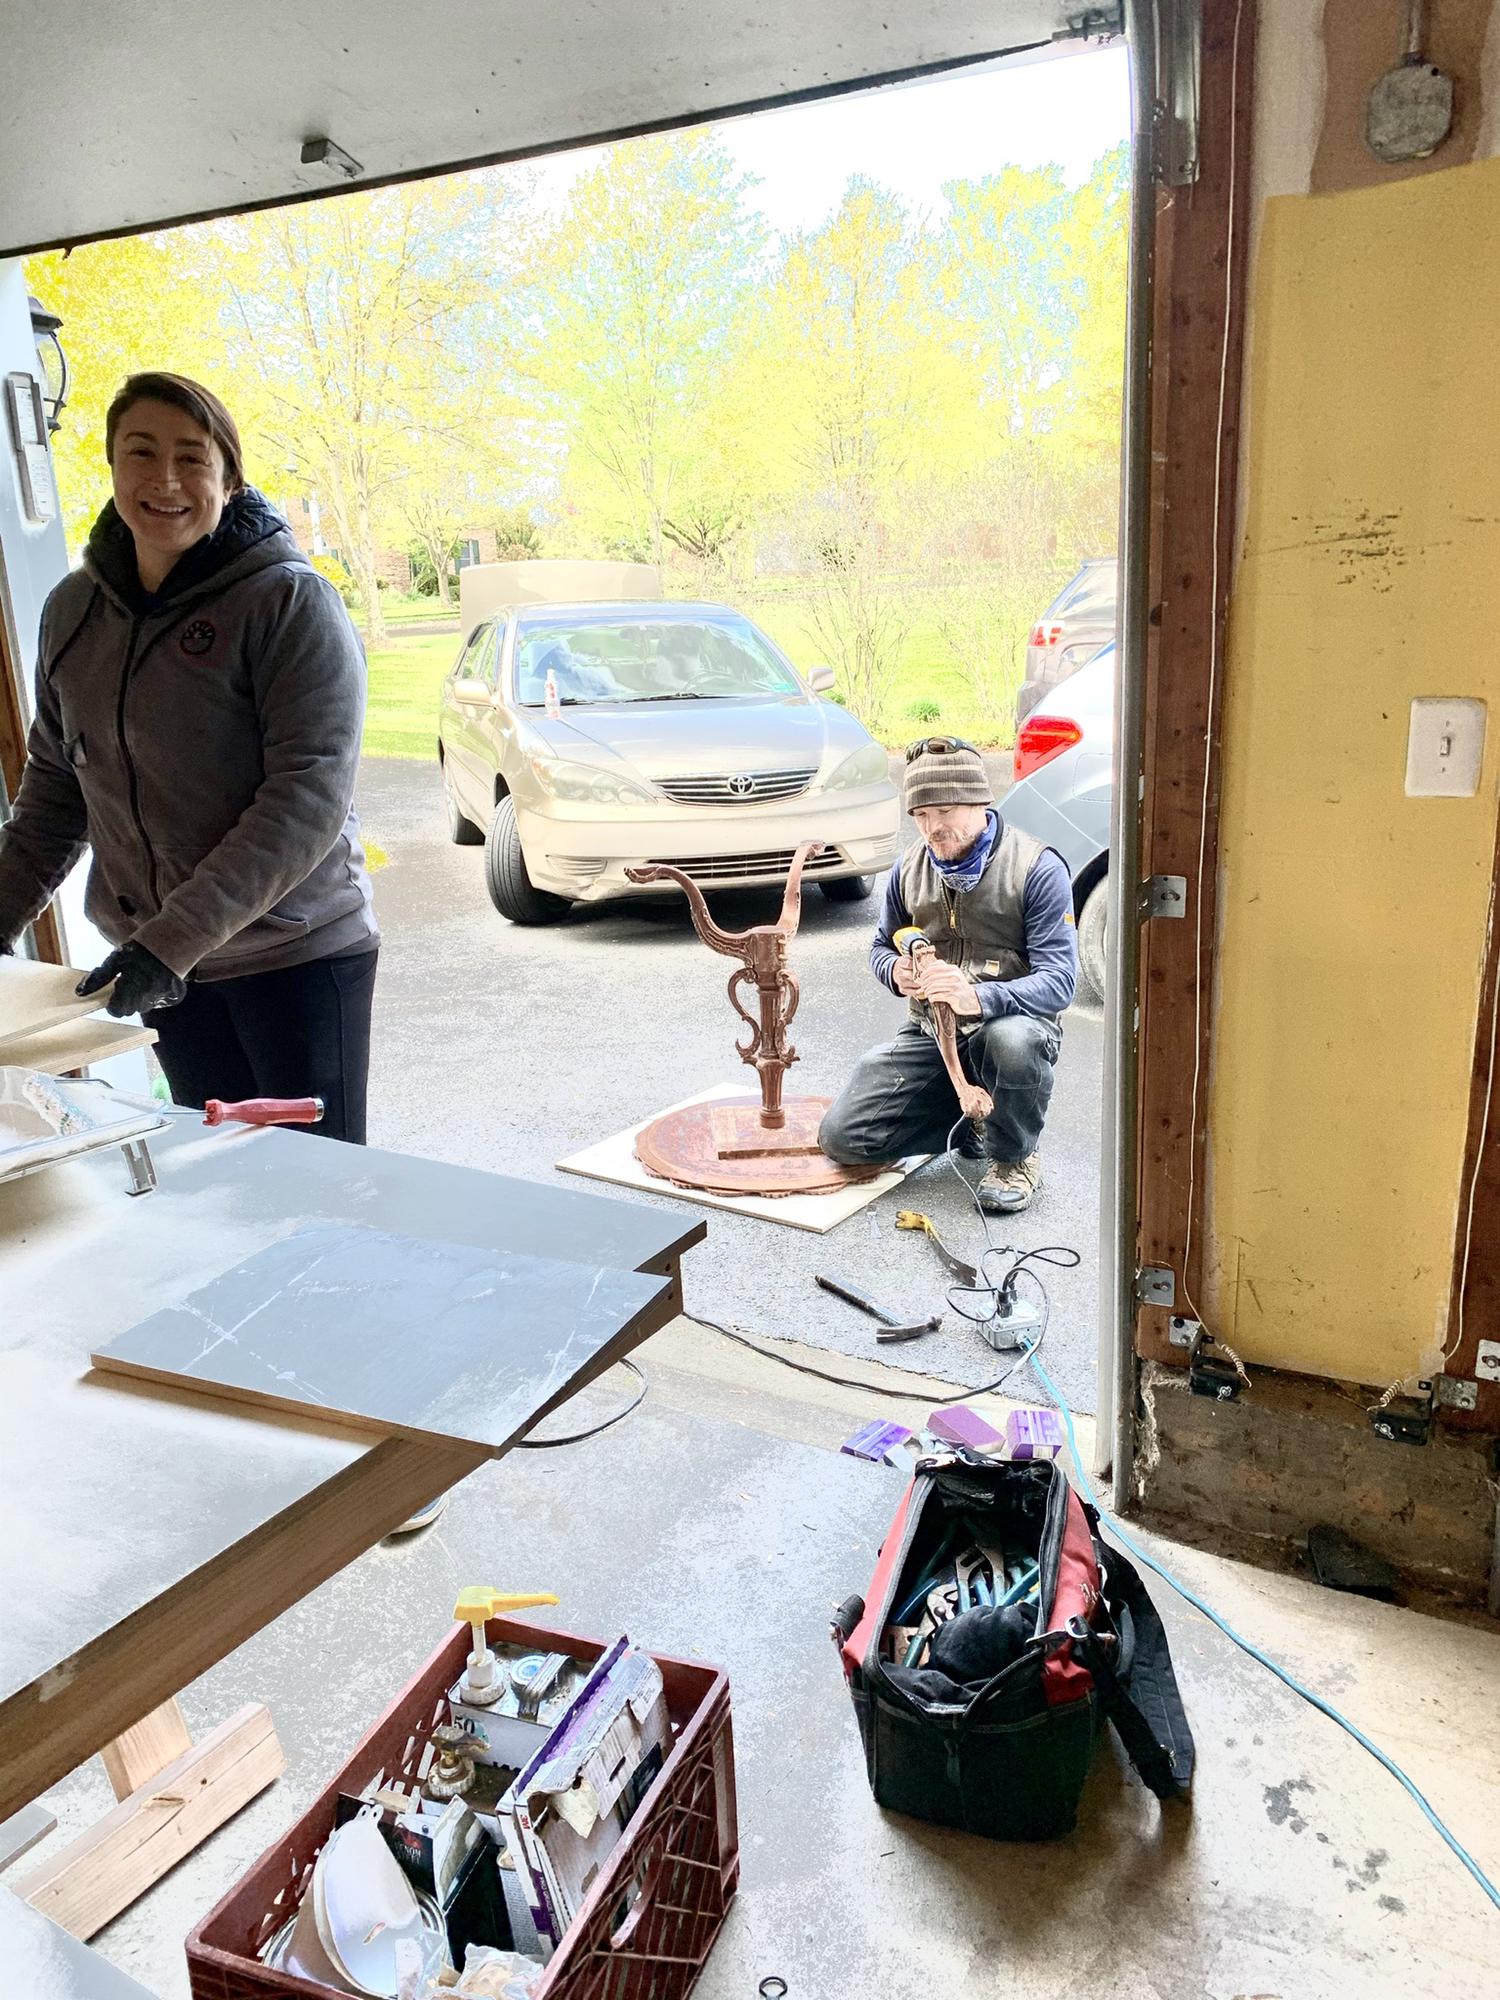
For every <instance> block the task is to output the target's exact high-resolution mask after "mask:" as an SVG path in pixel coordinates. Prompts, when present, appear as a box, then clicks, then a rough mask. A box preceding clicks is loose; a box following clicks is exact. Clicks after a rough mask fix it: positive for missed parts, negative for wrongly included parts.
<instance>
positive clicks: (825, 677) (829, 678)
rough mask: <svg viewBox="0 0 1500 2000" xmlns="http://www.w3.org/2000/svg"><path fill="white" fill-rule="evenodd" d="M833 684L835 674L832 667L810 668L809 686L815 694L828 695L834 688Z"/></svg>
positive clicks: (808, 675)
mask: <svg viewBox="0 0 1500 2000" xmlns="http://www.w3.org/2000/svg"><path fill="white" fill-rule="evenodd" d="M833 682H834V672H833V668H832V667H810V668H809V669H808V674H807V685H808V686H809V687H810V688H811V689H812V691H813V693H814V694H827V693H828V691H829V689H830V688H831V687H832V686H833Z"/></svg>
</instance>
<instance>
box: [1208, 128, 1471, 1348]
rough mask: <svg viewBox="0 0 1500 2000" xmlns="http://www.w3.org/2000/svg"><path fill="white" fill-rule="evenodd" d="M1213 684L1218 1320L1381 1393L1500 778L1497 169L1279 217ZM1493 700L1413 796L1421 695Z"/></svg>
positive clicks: (1435, 1167) (1214, 1307)
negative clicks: (1454, 771) (1455, 790)
mask: <svg viewBox="0 0 1500 2000" xmlns="http://www.w3.org/2000/svg"><path fill="white" fill-rule="evenodd" d="M1245 476H1246V480H1247V494H1246V514H1245V540H1244V545H1243V550H1242V558H1241V563H1240V567H1239V570H1238V572H1237V577H1236V584H1235V589H1234V593H1233V598H1232V602H1231V610H1230V635H1229V651H1228V672H1227V674H1226V677H1225V697H1226V698H1225V708H1224V730H1225V734H1224V764H1223V799H1222V805H1223V814H1222V822H1221V870H1222V873H1221V949H1220V961H1219V975H1218V987H1217V995H1216V1002H1217V1004H1216V1012H1215V1020H1214V1035H1213V1045H1212V1072H1211V1086H1210V1112H1209V1116H1210V1123H1209V1133H1210V1159H1211V1167H1210V1171H1211V1183H1210V1216H1211V1242H1210V1256H1209V1269H1208V1274H1207V1279H1206V1284H1207V1290H1208V1300H1207V1301H1205V1303H1206V1304H1208V1306H1209V1317H1210V1321H1211V1323H1212V1324H1213V1325H1214V1326H1215V1328H1216V1329H1217V1330H1220V1331H1222V1332H1223V1333H1224V1335H1225V1336H1226V1337H1227V1338H1228V1339H1229V1340H1230V1341H1232V1342H1233V1344H1234V1345H1235V1346H1236V1347H1237V1348H1238V1349H1239V1350H1240V1351H1241V1352H1242V1353H1243V1354H1244V1355H1245V1356H1246V1357H1247V1358H1248V1359H1253V1360H1257V1361H1262V1362H1266V1363H1271V1364H1274V1365H1279V1366H1283V1367H1288V1368H1294V1369H1300V1370H1305V1371H1308V1372H1312V1373H1317V1374H1326V1375H1332V1376H1336V1377H1343V1378H1345V1379H1350V1380H1356V1381H1366V1382H1383V1381H1386V1380H1388V1379H1393V1378H1395V1377H1397V1376H1401V1375H1406V1374H1411V1373H1414V1372H1418V1371H1421V1370H1423V1369H1425V1368H1426V1367H1429V1366H1431V1365H1432V1363H1433V1361H1434V1360H1435V1358H1436V1353H1437V1351H1438V1350H1439V1349H1440V1347H1441V1344H1442V1339H1443V1334H1444V1323H1445V1317H1446V1309H1447V1300H1448V1290H1449V1281H1450V1275H1451V1268H1452V1250H1453V1239H1454V1224H1455V1217H1456V1214H1457V1210H1458V1204H1459V1184H1460V1180H1461V1176H1462V1163H1463V1150H1464V1131H1465V1122H1466V1117H1467V1107H1468V1093H1469V1076H1470V1066H1471V1062H1472V1056H1473V1047H1474V1037H1475V1020H1476V1013H1477V1002H1478V991H1479V979H1480V969H1481V963H1482V957H1483V944H1484V928H1485V912H1486V903H1487V897H1488V888H1489V878H1490V864H1491V856H1492V853H1493V848H1494V841H1495V825H1496V787H1497V779H1500V160H1485V161H1482V162H1479V163H1476V164H1473V165H1467V166H1459V167H1455V168H1453V169H1452V170H1451V171H1449V172H1446V173H1436V174H1430V175H1427V176H1425V177H1422V178H1418V179H1411V180H1404V181H1399V182H1395V183H1393V184H1391V185H1387V186H1384V187H1379V188H1369V189H1363V190H1360V191H1358V192H1353V193H1343V194H1334V195H1325V196H1302V195H1288V196H1282V197H1280V198H1278V199H1276V200H1274V201H1271V202H1269V203H1267V205H1266V211H1265V226H1264V229H1263V232H1262V234H1261V238H1260V243H1259V252H1258V256H1257V259H1256V274H1255V296H1254V318H1253V345H1252V359H1251V374H1250V405H1249V430H1248V449H1247V458H1246V462H1245ZM1419 694H1430V695H1477V696H1480V697H1482V698H1484V699H1485V700H1486V701H1487V702H1488V703H1489V705H1490V706H1489V730H1488V741H1487V744H1486V754H1485V764H1484V777H1483V782H1482V785H1481V788H1480V793H1479V796H1478V797H1477V798H1474V799H1462V800H1455V799H1408V798H1407V797H1406V796H1405V794H1404V789H1403V786H1404V778H1405V765H1406V739H1407V726H1408V719H1409V704H1410V701H1411V698H1412V697H1413V696H1414V695H1419Z"/></svg>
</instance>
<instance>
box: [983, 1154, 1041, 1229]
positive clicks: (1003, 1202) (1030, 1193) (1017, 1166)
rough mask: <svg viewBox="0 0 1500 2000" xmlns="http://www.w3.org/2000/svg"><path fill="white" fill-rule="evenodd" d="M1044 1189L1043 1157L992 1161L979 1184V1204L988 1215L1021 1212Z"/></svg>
mask: <svg viewBox="0 0 1500 2000" xmlns="http://www.w3.org/2000/svg"><path fill="white" fill-rule="evenodd" d="M1041 1190H1042V1156H1041V1154H1040V1153H1033V1154H1032V1155H1031V1158H1030V1159H1029V1160H991V1162H990V1164H989V1166H988V1167H986V1169H985V1173H984V1179H983V1180H982V1181H981V1182H980V1183H979V1206H980V1207H981V1208H982V1209H983V1210H984V1211H985V1213H986V1214H987V1215H1019V1214H1020V1213H1021V1211H1022V1209H1023V1208H1030V1206H1031V1204H1032V1201H1033V1200H1034V1198H1035V1197H1036V1196H1037V1195H1038V1194H1040V1193H1041Z"/></svg>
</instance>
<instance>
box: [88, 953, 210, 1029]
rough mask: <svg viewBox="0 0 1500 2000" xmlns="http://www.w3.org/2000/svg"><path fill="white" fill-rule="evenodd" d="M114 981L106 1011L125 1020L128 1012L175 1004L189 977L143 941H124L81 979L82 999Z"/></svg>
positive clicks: (98, 991)
mask: <svg viewBox="0 0 1500 2000" xmlns="http://www.w3.org/2000/svg"><path fill="white" fill-rule="evenodd" d="M111 983H113V986H114V991H113V992H112V993H111V994H110V996H109V999H108V1001H107V1002H106V1003H105V1009H104V1011H105V1012H106V1013H107V1014H113V1015H114V1017H115V1019H116V1020H117V1021H118V1020H123V1019H124V1017H125V1016H126V1015H127V1014H146V1013H150V1012H152V1011H154V1010H155V1009H156V1008H158V1007H175V1006H176V1005H177V1003H178V1001H179V1000H181V999H183V998H184V997H185V996H186V994H187V981H186V980H185V979H181V978H179V977H178V975H177V974H176V973H175V972H174V971H173V970H172V968H171V967H170V966H169V965H163V964H162V962H161V960H160V959H159V958H157V957H156V955H155V954H154V953H153V952H149V951H147V949H146V947H145V946H144V945H143V944H122V945H121V946H120V949H119V950H118V951H112V952H111V953H110V955H109V957H108V958H106V959H104V960H103V961H102V963H100V964H98V965H96V966H95V967H94V969H93V971H92V972H90V973H87V974H86V975H85V976H84V977H83V978H82V979H80V980H79V982H78V987H77V992H78V997H79V999H80V1000H86V999H88V997H89V996H90V994H93V993H100V992H102V991H103V990H104V988H105V987H106V986H108V985H110V984H111Z"/></svg>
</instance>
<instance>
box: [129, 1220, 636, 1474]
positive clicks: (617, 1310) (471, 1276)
mask: <svg viewBox="0 0 1500 2000" xmlns="http://www.w3.org/2000/svg"><path fill="white" fill-rule="evenodd" d="M669 1289H670V1280H668V1279H666V1278H654V1277H646V1276H642V1275H640V1274H638V1273H636V1272H625V1271H619V1270H611V1269H608V1268H605V1267H600V1266H595V1265H591V1264H588V1263H560V1262H556V1261H554V1260H552V1259H550V1258H546V1257H530V1256H523V1255H519V1254H516V1253H514V1252H509V1253H507V1252H499V1251H493V1250H476V1249H471V1248H469V1247H467V1246H465V1245H463V1244H457V1243H441V1242H436V1241H433V1240H431V1239H429V1238H424V1237H414V1236H397V1235H391V1234H388V1233H386V1232H384V1231H382V1230H376V1229H359V1228H348V1227H340V1226H335V1227H327V1226H324V1227H316V1228H310V1229H300V1230H298V1231H296V1232H295V1233H294V1234H293V1235H291V1236H288V1237H285V1238H283V1239H282V1241H281V1242H279V1243H274V1244H272V1245H270V1247H269V1248H267V1249H264V1250H261V1251H258V1252H257V1253H256V1254H255V1255H254V1256H252V1257H249V1258H247V1259H246V1260H245V1262H244V1263H242V1264H239V1265H237V1266H235V1268H234V1269H232V1270H230V1271H226V1272H225V1273H224V1275H223V1276H222V1277H220V1278H216V1279H214V1281H213V1282H212V1283H211V1284H209V1285H205V1286H204V1287H203V1288H202V1289H201V1290H200V1291H197V1292H194V1293H193V1294H192V1295H191V1296H190V1297H188V1298H187V1299H185V1300H184V1301H183V1303H182V1304H181V1305H179V1306H172V1307H168V1308H167V1309H166V1310H165V1311H162V1312H158V1313H154V1314H153V1315H152V1316H151V1318H150V1319H147V1320H143V1321H142V1322H141V1324H140V1325H139V1326H136V1327H133V1328H131V1329H130V1330H129V1331H128V1332H126V1333H123V1334H121V1335H120V1336H119V1337H118V1338H117V1339H115V1340H113V1341H111V1342H109V1343H108V1345H106V1346H104V1347H101V1348H100V1349H99V1350H98V1351H97V1352H96V1353H95V1354H94V1356H93V1361H94V1365H95V1366H96V1367H97V1368H100V1369H103V1370H105V1371H106V1372H109V1373H113V1374H121V1375H131V1376H136V1377H141V1378H144V1379H146V1380H149V1381H154V1382H165V1383H169V1384H171V1385H173V1386H174V1387H177V1388H183V1387H189V1388H194V1389H198V1390H201V1391H203V1392H204V1393H206V1394H209V1395H213V1396H223V1397H227V1398H230V1399H231V1400H233V1401H237V1402H246V1403H254V1404H259V1405H261V1406H263V1407H267V1406H268V1407H273V1408H279V1409H290V1410H296V1411H300V1412H302V1413H303V1414H307V1415H318V1414H323V1415H326V1416H328V1417H330V1418H332V1419H333V1420H334V1421H335V1422H337V1423H339V1424H348V1425H350V1426H352V1427H355V1428H358V1429H365V1430H370V1431H373V1432H378V1433H380V1434H382V1435H389V1434H391V1433H398V1434H400V1433H404V1434H406V1435H409V1436H416V1437H426V1438H433V1437H436V1438H447V1439H456V1440H458V1441H460V1442H463V1443H469V1444H475V1445H478V1446H480V1447H481V1448H483V1449H485V1450H487V1451H491V1452H493V1453H495V1454H497V1455H498V1454H499V1453H500V1452H501V1451H503V1450H504V1449H505V1447H506V1446H507V1445H508V1444H509V1443H510V1442H511V1440H512V1439H514V1438H515V1437H516V1436H517V1435H518V1434H519V1433H520V1432H522V1431H524V1430H526V1429H528V1428H529V1427H530V1425H531V1424H533V1423H534V1422H535V1421H536V1419H537V1418H538V1417H539V1416H541V1415H542V1414H543V1413H544V1412H545V1411H546V1410H548V1409H550V1408H551V1407H552V1406H553V1404H555V1403H556V1402H558V1401H559V1400H560V1399H561V1398H562V1397H563V1396H565V1395H568V1394H571V1393H572V1391H573V1390H574V1389H575V1388H576V1387H577V1386H578V1383H579V1380H580V1378H581V1377H582V1378H584V1379H586V1378H587V1375H588V1374H589V1372H590V1371H591V1368H592V1367H595V1366H602V1365H607V1363H608V1361H609V1360H611V1359H613V1358H614V1352H615V1351H616V1350H617V1349H618V1350H621V1351H622V1350H623V1348H624V1347H627V1346H629V1345H632V1344H633V1342H632V1340H631V1337H630V1336H631V1333H632V1330H633V1328H634V1327H635V1324H636V1322H637V1321H638V1320H639V1319H640V1318H641V1317H642V1315H644V1314H645V1313H647V1312H648V1311H649V1310H650V1308H651V1307H652V1306H653V1305H654V1304H656V1302H657V1301H658V1300H659V1299H660V1298H661V1296H662V1294H663V1293H665V1292H666V1291H668V1290H669Z"/></svg>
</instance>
